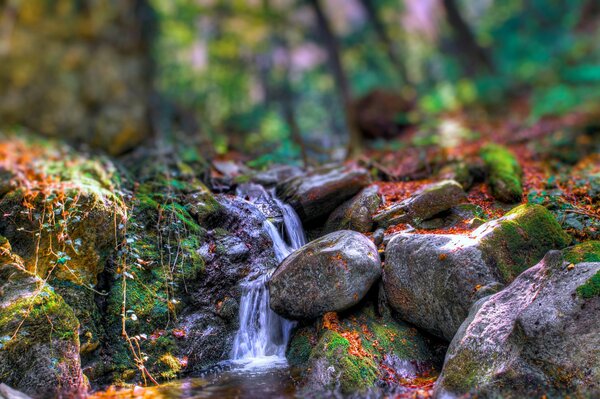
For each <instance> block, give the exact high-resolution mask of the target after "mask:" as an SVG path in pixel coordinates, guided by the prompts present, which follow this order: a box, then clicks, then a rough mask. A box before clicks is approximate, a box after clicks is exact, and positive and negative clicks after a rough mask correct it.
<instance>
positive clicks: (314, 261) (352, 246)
mask: <svg viewBox="0 0 600 399" xmlns="http://www.w3.org/2000/svg"><path fill="white" fill-rule="evenodd" d="M380 276H381V261H380V259H379V255H378V253H377V248H376V247H375V245H374V244H373V243H372V242H371V241H370V240H369V239H368V238H367V237H365V236H364V235H362V234H360V233H357V232H355V231H350V230H342V231H338V232H335V233H331V234H328V235H326V236H324V237H322V238H320V239H318V240H315V241H313V242H311V243H310V244H307V245H305V246H304V247H302V248H300V249H299V250H297V251H296V252H294V253H292V254H291V255H290V256H288V257H287V258H286V259H285V260H284V261H283V262H282V263H281V265H280V266H279V267H278V268H277V270H276V271H275V273H273V276H272V277H271V280H270V281H269V290H270V298H271V300H270V301H271V308H272V309H273V310H274V311H275V312H277V313H279V314H280V315H282V316H284V317H287V318H291V319H311V318H314V317H318V316H321V315H323V314H325V313H327V312H335V311H340V310H345V309H348V308H349V307H351V306H353V305H356V304H357V303H358V302H359V301H360V300H361V299H362V298H363V297H364V296H365V294H366V293H367V292H368V291H369V288H371V285H373V283H374V282H375V281H377V279H379V277H380Z"/></svg>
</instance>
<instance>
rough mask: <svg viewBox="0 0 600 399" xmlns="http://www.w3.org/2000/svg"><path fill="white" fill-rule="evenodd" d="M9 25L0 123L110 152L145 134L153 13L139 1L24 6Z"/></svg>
mask: <svg viewBox="0 0 600 399" xmlns="http://www.w3.org/2000/svg"><path fill="white" fill-rule="evenodd" d="M12 22H13V24H12V25H11V26H12V28H11V34H10V37H9V39H8V42H7V47H6V49H7V51H6V52H5V53H4V54H3V62H2V64H1V65H0V91H2V93H4V96H2V99H0V119H1V120H2V122H3V123H4V124H10V125H13V124H20V125H24V126H29V127H32V128H33V129H35V130H37V131H39V132H40V133H42V134H44V135H47V136H53V137H62V138H68V139H70V140H72V141H75V142H84V143H87V144H89V145H92V146H95V147H99V148H102V149H104V150H107V151H108V152H110V153H112V154H119V153H122V152H124V151H126V150H129V149H131V148H133V147H134V146H136V145H137V144H139V143H140V141H141V140H142V139H143V138H144V137H146V136H147V135H148V131H149V130H150V124H149V116H148V115H149V108H150V100H149V99H150V98H151V91H152V78H151V70H152V62H151V60H150V57H149V53H150V52H149V45H150V39H151V34H150V33H151V31H152V30H153V28H152V26H153V14H152V10H151V9H150V7H149V6H148V4H147V2H146V1H134V2H117V3H112V2H94V1H84V2H81V1H76V0H57V1H53V2H44V1H31V2H27V4H23V5H20V6H19V10H18V12H16V13H15V15H14V17H13V19H12ZM40 49H43V51H40Z"/></svg>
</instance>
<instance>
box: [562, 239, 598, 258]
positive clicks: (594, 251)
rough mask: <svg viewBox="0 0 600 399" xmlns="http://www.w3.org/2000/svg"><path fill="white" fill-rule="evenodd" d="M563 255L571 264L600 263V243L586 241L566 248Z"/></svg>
mask: <svg viewBox="0 0 600 399" xmlns="http://www.w3.org/2000/svg"><path fill="white" fill-rule="evenodd" d="M563 254H564V256H565V260H566V261H567V262H570V263H582V262H600V241H586V242H584V243H581V244H578V245H575V246H573V247H569V248H566V249H565V250H564V251H563Z"/></svg>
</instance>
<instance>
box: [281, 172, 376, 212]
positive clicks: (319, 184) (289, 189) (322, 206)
mask: <svg viewBox="0 0 600 399" xmlns="http://www.w3.org/2000/svg"><path fill="white" fill-rule="evenodd" d="M370 182H371V177H370V175H369V172H368V171H367V170H365V169H362V168H356V167H352V166H348V167H327V168H320V169H317V170H314V171H312V172H310V173H308V174H306V175H302V176H297V177H293V178H291V179H288V180H286V181H284V182H282V183H281V184H279V185H278V186H277V194H278V196H279V197H280V198H281V199H282V200H283V201H284V202H286V203H289V204H290V205H291V206H292V207H293V208H294V209H295V210H296V212H297V213H298V216H300V219H302V222H303V223H305V224H311V223H313V222H319V221H321V222H323V221H324V219H325V218H327V216H328V215H329V214H330V213H331V212H332V211H333V210H334V209H335V208H337V207H338V206H339V205H340V204H342V203H343V202H344V201H346V200H347V199H349V198H351V197H352V196H353V195H354V194H356V193H358V192H359V191H360V190H361V189H362V188H363V187H366V186H368V185H369V183H370Z"/></svg>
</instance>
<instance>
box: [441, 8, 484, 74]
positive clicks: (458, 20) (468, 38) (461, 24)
mask: <svg viewBox="0 0 600 399" xmlns="http://www.w3.org/2000/svg"><path fill="white" fill-rule="evenodd" d="M442 3H443V5H444V11H445V12H446V20H447V21H448V25H450V28H452V31H453V33H454V37H455V46H456V48H457V49H460V50H459V51H460V52H461V53H462V54H461V57H460V59H461V61H462V63H463V65H464V68H465V70H466V71H467V73H468V74H470V75H473V74H474V73H475V72H480V71H486V72H492V71H493V66H492V62H491V60H490V57H489V55H488V53H487V52H486V51H485V49H484V48H482V47H481V46H480V45H479V44H478V43H477V41H476V40H475V36H474V35H473V32H472V31H471V28H470V27H469V25H468V24H467V22H466V21H465V19H464V18H463V16H462V15H461V13H460V10H459V8H458V5H457V4H456V1H455V0H443V1H442Z"/></svg>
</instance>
